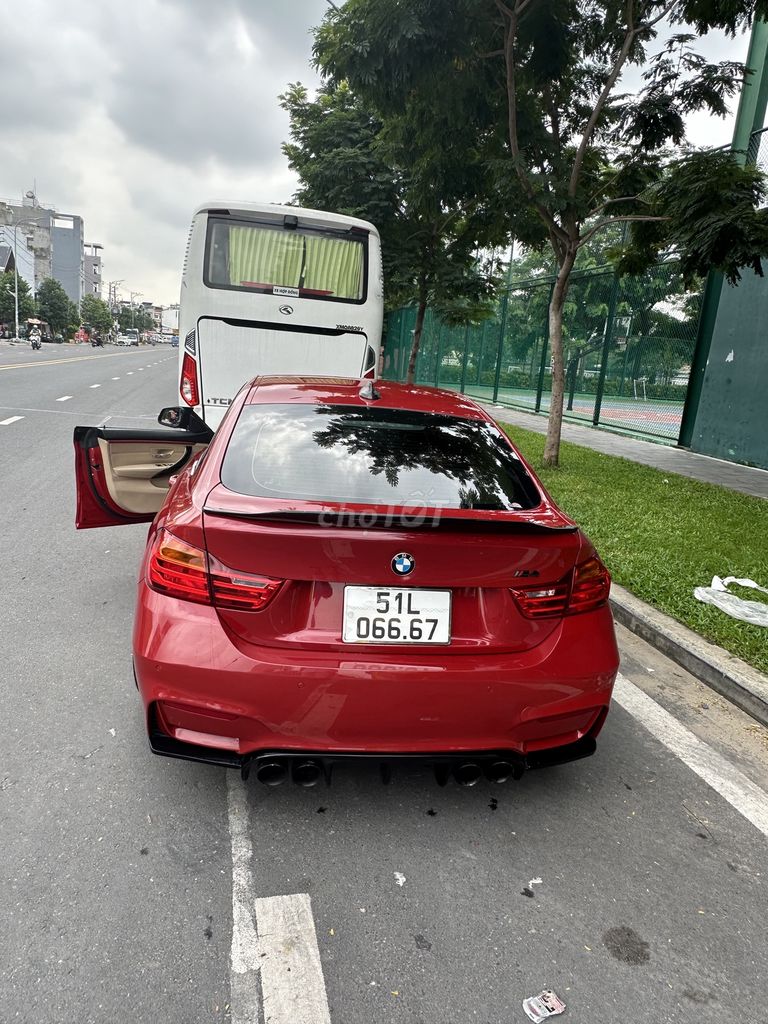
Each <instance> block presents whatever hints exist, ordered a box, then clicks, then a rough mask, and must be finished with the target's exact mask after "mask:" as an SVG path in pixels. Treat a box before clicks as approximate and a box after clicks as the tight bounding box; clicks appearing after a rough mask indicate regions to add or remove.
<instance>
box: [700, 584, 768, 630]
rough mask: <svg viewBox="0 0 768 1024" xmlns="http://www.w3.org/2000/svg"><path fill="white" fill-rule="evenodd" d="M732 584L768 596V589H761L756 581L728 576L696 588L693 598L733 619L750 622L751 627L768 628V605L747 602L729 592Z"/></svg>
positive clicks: (760, 602) (759, 602)
mask: <svg viewBox="0 0 768 1024" xmlns="http://www.w3.org/2000/svg"><path fill="white" fill-rule="evenodd" d="M731 583H736V584H738V586H740V587H749V588H750V589H751V590H759V591H760V593H761V594H768V589H766V588H765V587H761V586H760V585H759V584H758V583H755V581H754V580H745V579H739V578H738V577H737V576H726V577H725V579H721V578H720V577H719V576H713V577H712V583H711V585H710V586H708V587H696V589H695V590H694V592H693V596H694V597H695V598H696V600H697V601H702V602H703V603H704V604H712V605H714V606H715V608H719V609H720V611H721V612H725V614H726V615H730V616H731V618H732V619H740V620H741V621H742V622H748V623H749V624H750V625H751V626H768V604H763V602H762V601H745V600H744V598H743V597H738V596H737V595H736V594H732V593H731V592H730V591H729V590H728V587H729V586H730V585H731Z"/></svg>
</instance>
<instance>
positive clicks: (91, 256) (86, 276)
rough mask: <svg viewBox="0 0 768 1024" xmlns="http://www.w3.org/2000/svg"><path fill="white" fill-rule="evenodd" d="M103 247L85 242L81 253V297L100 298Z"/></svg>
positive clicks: (96, 243) (95, 243)
mask: <svg viewBox="0 0 768 1024" xmlns="http://www.w3.org/2000/svg"><path fill="white" fill-rule="evenodd" d="M103 248H104V247H103V246H102V245H99V243H98V242H86V243H85V251H84V253H83V295H95V296H96V298H97V299H100V298H101V297H102V296H101V282H102V265H101V251H102V249H103Z"/></svg>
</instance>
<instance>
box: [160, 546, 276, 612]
mask: <svg viewBox="0 0 768 1024" xmlns="http://www.w3.org/2000/svg"><path fill="white" fill-rule="evenodd" d="M147 582H148V583H149V585H150V587H152V589H153V590H157V591H159V592H160V593H161V594H167V595H168V596H169V597H178V598H181V599H182V600H183V601H195V602H196V603H197V604H213V605H215V606H216V607H217V608H239V609H240V610H242V611H260V610H261V609H262V608H266V606H267V605H268V604H269V602H270V601H271V600H272V598H273V597H274V596H275V594H276V593H277V592H278V590H279V589H280V587H282V585H283V583H284V580H276V579H273V578H272V577H270V576H257V575H255V574H254V573H249V572H238V571H237V570H236V569H230V568H229V567H228V566H226V565H223V564H222V563H221V562H219V561H217V560H216V559H215V558H213V557H212V556H211V555H208V554H207V553H206V552H205V551H203V550H202V549H201V548H196V547H193V545H192V544H187V542H186V541H183V540H180V539H179V538H178V537H175V536H174V535H173V534H172V533H169V532H168V530H162V529H161V530H158V532H157V536H156V537H155V540H154V542H153V544H152V550H151V552H150V555H149V565H148V569H147Z"/></svg>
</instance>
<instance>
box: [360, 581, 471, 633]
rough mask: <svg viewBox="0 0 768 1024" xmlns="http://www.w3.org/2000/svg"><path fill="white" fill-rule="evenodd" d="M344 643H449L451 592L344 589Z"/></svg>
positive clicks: (379, 588)
mask: <svg viewBox="0 0 768 1024" xmlns="http://www.w3.org/2000/svg"><path fill="white" fill-rule="evenodd" d="M343 640H344V643H345V644H447V643H450V640H451V592H450V590H404V589H400V588H397V589H391V588H387V587H345V588H344V632H343Z"/></svg>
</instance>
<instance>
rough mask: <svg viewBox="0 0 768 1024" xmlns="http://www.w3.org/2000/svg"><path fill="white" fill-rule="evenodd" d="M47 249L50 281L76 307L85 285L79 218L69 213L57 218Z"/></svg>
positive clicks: (81, 228) (60, 214)
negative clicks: (49, 247) (59, 287)
mask: <svg viewBox="0 0 768 1024" xmlns="http://www.w3.org/2000/svg"><path fill="white" fill-rule="evenodd" d="M51 248H52V268H51V277H53V278H55V279H56V280H57V281H58V282H59V284H60V285H61V286H62V288H63V289H64V291H65V292H66V293H67V296H68V297H69V298H70V299H71V301H72V302H74V303H75V305H76V306H79V305H80V302H81V301H82V298H83V289H84V285H85V268H84V241H83V218H82V217H78V216H77V215H76V214H72V213H59V214H57V215H56V216H55V217H54V219H53V226H52V228H51Z"/></svg>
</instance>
